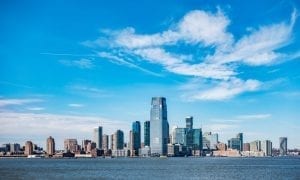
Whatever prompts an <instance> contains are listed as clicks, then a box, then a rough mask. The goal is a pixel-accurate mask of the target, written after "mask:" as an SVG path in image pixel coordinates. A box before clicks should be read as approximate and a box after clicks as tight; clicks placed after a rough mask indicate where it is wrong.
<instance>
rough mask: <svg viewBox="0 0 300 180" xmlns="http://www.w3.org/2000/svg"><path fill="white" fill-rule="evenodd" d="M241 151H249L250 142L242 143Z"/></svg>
mask: <svg viewBox="0 0 300 180" xmlns="http://www.w3.org/2000/svg"><path fill="white" fill-rule="evenodd" d="M243 151H250V143H244V144H243Z"/></svg>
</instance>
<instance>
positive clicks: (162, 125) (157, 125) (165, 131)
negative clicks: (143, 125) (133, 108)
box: [150, 97, 169, 155]
mask: <svg viewBox="0 0 300 180" xmlns="http://www.w3.org/2000/svg"><path fill="white" fill-rule="evenodd" d="M150 124H151V126H150V148H151V154H153V155H167V151H168V149H167V148H168V147H167V145H168V139H169V123H168V117H167V103H166V98H164V97H153V98H152V101H151V112H150Z"/></svg>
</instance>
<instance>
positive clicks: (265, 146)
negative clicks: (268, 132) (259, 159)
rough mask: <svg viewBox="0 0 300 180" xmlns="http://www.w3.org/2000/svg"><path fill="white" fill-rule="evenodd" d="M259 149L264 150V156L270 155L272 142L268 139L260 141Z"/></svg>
mask: <svg viewBox="0 0 300 180" xmlns="http://www.w3.org/2000/svg"><path fill="white" fill-rule="evenodd" d="M261 150H262V151H263V152H264V154H265V156H272V142H271V141H270V140H265V141H262V142H261Z"/></svg>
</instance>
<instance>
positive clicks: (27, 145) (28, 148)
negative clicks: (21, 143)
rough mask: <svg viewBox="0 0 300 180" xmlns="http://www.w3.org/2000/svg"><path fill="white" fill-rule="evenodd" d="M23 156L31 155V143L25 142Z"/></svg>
mask: <svg viewBox="0 0 300 180" xmlns="http://www.w3.org/2000/svg"><path fill="white" fill-rule="evenodd" d="M24 154H25V155H32V154H33V143H32V142H31V141H26V143H25V151H24Z"/></svg>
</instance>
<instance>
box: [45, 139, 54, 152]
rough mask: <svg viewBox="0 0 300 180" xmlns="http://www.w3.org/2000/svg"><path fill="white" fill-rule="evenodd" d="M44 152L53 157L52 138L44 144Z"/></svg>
mask: <svg viewBox="0 0 300 180" xmlns="http://www.w3.org/2000/svg"><path fill="white" fill-rule="evenodd" d="M46 148H47V149H46V152H47V154H48V155H51V156H52V155H54V154H55V141H54V138H53V137H51V136H50V137H48V138H47V144H46Z"/></svg>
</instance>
